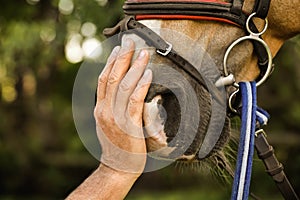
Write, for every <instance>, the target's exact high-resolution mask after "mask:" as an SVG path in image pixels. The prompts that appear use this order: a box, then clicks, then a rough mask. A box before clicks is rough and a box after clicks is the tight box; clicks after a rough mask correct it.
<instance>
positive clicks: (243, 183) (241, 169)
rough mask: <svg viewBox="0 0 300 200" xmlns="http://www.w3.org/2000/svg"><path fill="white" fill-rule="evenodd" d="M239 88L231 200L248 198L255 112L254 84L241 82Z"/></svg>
mask: <svg viewBox="0 0 300 200" xmlns="http://www.w3.org/2000/svg"><path fill="white" fill-rule="evenodd" d="M239 86H240V91H241V95H242V116H241V120H242V124H241V135H240V142H239V149H238V156H237V164H236V171H235V176H234V181H233V188H232V195H231V199H232V200H246V199H248V196H249V188H250V181H251V173H252V160H253V153H254V139H255V138H254V137H255V124H256V111H257V106H256V83H255V82H241V83H239Z"/></svg>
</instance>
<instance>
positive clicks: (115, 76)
mask: <svg viewBox="0 0 300 200" xmlns="http://www.w3.org/2000/svg"><path fill="white" fill-rule="evenodd" d="M118 80H119V75H118V74H117V73H116V72H115V71H113V72H112V73H111V74H110V76H109V78H108V83H109V84H114V83H117V82H118Z"/></svg>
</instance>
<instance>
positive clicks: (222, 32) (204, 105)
mask: <svg viewBox="0 0 300 200" xmlns="http://www.w3.org/2000/svg"><path fill="white" fill-rule="evenodd" d="M179 2H181V3H187V5H188V4H190V5H192V3H199V2H206V5H214V4H215V3H217V4H224V5H227V4H230V3H232V4H233V3H234V2H242V4H241V5H238V6H240V7H241V12H242V13H243V14H244V15H245V16H250V15H251V14H252V13H253V10H254V8H255V6H256V3H257V1H255V0H245V1H233V2H231V1H228V0H227V1H226V0H205V1H199V0H186V1H184V0H180V1H179V0H164V1H162V0H151V1H146V0H127V1H126V2H125V6H124V9H125V13H126V9H128V8H127V7H126V5H127V6H128V5H129V6H130V5H136V6H137V7H138V6H139V5H140V4H143V3H145V4H147V3H150V4H151V3H153V4H151V5H152V6H153V5H158V7H156V9H158V8H159V6H163V4H164V3H169V5H173V4H172V3H175V5H176V3H179ZM267 7H269V9H268V12H267V19H268V21H266V20H265V19H259V18H255V16H254V17H253V23H254V24H255V27H257V29H258V31H262V30H263V31H262V32H263V33H264V34H262V35H261V37H262V40H263V41H264V42H265V44H266V45H267V46H268V47H269V51H270V54H271V55H272V57H274V56H275V55H276V54H277V52H278V51H279V49H280V48H281V46H282V45H283V43H284V42H285V41H286V40H288V39H290V38H292V37H294V36H296V35H297V34H299V33H300V18H299V13H300V2H299V1H292V0H289V1H284V0H272V1H270V5H268V6H267ZM129 8H130V7H129ZM149 8H150V7H149ZM166 9H168V8H166ZM264 9H266V8H264ZM158 10H159V9H158ZM191 10H193V9H191ZM194 10H195V9H194ZM149 12H150V11H149ZM128 13H129V15H130V9H129V11H128ZM145 13H146V14H145ZM145 13H142V15H139V16H137V15H136V16H135V19H136V20H137V21H138V22H139V23H141V24H142V25H144V26H145V27H147V28H149V29H150V30H152V31H153V33H152V32H151V34H152V35H153V34H154V33H155V34H156V35H159V36H160V37H161V38H163V40H164V41H167V44H168V45H169V47H170V48H172V49H175V50H176V54H177V55H180V57H182V58H184V60H185V61H187V62H189V63H192V66H193V67H194V68H195V69H196V72H195V71H188V72H186V70H184V69H181V68H180V67H178V63H176V60H175V62H174V60H170V59H166V54H167V53H169V50H168V48H167V49H166V52H161V51H157V49H155V48H151V47H149V42H148V43H147V42H145V41H144V38H143V37H141V36H140V35H137V34H135V32H134V31H133V32H128V33H126V32H125V33H124V34H122V41H124V40H126V38H131V39H132V40H134V41H136V44H137V48H138V49H143V48H148V49H149V48H150V52H151V64H149V66H148V67H149V68H150V69H151V70H152V71H153V84H152V85H151V87H150V89H149V92H148V95H147V98H146V100H145V106H144V116H143V117H144V124H145V132H146V134H147V139H146V140H147V148H148V151H149V152H150V153H151V152H152V154H151V155H152V156H153V157H155V158H157V157H159V158H160V159H173V160H176V161H183V162H187V163H194V162H205V161H209V162H213V163H215V164H216V165H219V166H221V167H222V168H224V169H226V170H228V172H229V173H230V174H232V173H233V172H232V170H231V167H230V164H229V162H228V161H227V158H226V155H225V154H224V148H225V147H226V145H227V144H228V141H229V140H230V138H231V135H230V133H231V127H230V120H231V116H230V114H228V110H227V108H226V105H227V103H226V102H227V100H228V98H229V96H230V95H231V94H232V92H233V91H234V90H235V87H234V86H232V85H234V83H238V82H241V81H254V80H257V79H258V77H260V76H261V68H260V67H258V64H257V63H259V58H258V56H257V53H256V52H255V47H254V45H253V43H252V42H251V41H245V42H242V43H240V44H239V45H237V46H235V47H234V48H233V49H232V51H231V53H230V54H228V58H227V59H226V62H227V63H226V64H227V66H228V69H227V70H228V71H230V74H232V75H233V76H234V80H231V82H230V83H231V84H227V85H226V84H224V85H223V86H224V87H220V88H221V89H216V88H218V87H214V86H212V85H214V83H215V82H216V81H217V80H219V79H220V78H221V79H222V77H224V76H225V75H226V74H224V55H226V53H228V52H227V50H228V47H229V46H230V45H231V44H232V43H233V42H234V41H236V40H237V39H239V38H241V37H243V36H245V30H244V29H243V28H241V27H240V25H239V24H238V23H237V22H235V21H230V20H228V19H221V20H220V18H221V17H220V18H218V17H217V19H216V18H215V17H211V16H208V17H207V16H205V17H198V18H197V17H194V16H192V17H191V15H187V14H184V15H181V13H180V11H179V12H178V13H177V15H173V16H172V15H166V14H164V15H160V13H158V14H156V15H154V14H153V13H151V12H150V14H149V13H147V11H145ZM173 14H174V13H173ZM187 16H188V17H187ZM129 20H130V18H128V19H127V22H128V21H129ZM251 20H252V19H251ZM224 22H226V23H224ZM266 23H267V24H268V28H267V29H266V30H264V29H265V28H266ZM140 28H141V27H140ZM147 30H148V29H147ZM250 32H251V30H250ZM252 34H253V35H255V34H256V33H252ZM154 43H155V42H154ZM164 53H166V54H165V55H164ZM161 54H163V56H161ZM179 60H181V59H179ZM269 62H271V61H270V60H269ZM197 71H198V72H200V74H201V77H200V78H199V77H198V76H196V78H195V77H193V75H195V73H197ZM166 77H167V78H166ZM197 77H198V78H197ZM199 79H201V80H200V82H201V83H203V82H204V84H199ZM203 79H204V80H203ZM212 80H213V81H212ZM211 82H213V83H211ZM207 84H208V85H210V87H207ZM211 91H213V93H215V94H213V95H212V94H211ZM212 96H213V97H212ZM212 99H216V100H215V101H212ZM224 102H225V103H224ZM213 107H214V109H213ZM212 118H213V119H212ZM209 130H210V131H212V132H214V131H217V132H220V133H219V134H220V135H219V137H217V138H216V139H215V141H214V142H213V143H212V144H213V145H210V146H204V145H203V143H204V141H205V137H206V135H207V134H208V133H207V132H208V131H209ZM209 144H210V143H209ZM203 146H204V147H203ZM203 148H208V150H206V151H205V153H204V154H203V152H201V151H203ZM202 154H203V155H202Z"/></svg>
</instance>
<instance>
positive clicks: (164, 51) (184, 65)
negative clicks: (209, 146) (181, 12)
mask: <svg viewBox="0 0 300 200" xmlns="http://www.w3.org/2000/svg"><path fill="white" fill-rule="evenodd" d="M122 32H126V34H128V33H135V34H136V35H138V36H140V37H141V38H142V39H143V40H144V41H145V42H146V44H147V45H148V46H150V47H154V48H155V49H156V52H157V53H158V54H160V55H162V56H164V57H166V58H168V59H169V60H171V61H172V62H173V63H174V64H176V66H178V67H179V68H180V69H182V70H184V71H185V72H186V73H187V74H188V75H189V76H190V77H192V78H193V79H194V80H195V81H196V82H197V83H198V84H200V85H202V86H203V87H204V88H205V89H206V90H207V91H209V93H210V95H211V97H212V98H213V99H215V100H216V101H217V102H218V103H219V104H220V105H223V104H224V100H223V98H222V95H221V94H220V92H219V90H218V89H217V88H216V86H215V85H214V83H211V82H210V81H205V80H204V79H203V77H202V76H201V74H200V73H199V71H198V70H197V69H196V68H195V67H194V66H193V65H192V64H191V63H190V62H189V61H187V60H186V59H185V58H183V57H182V56H180V55H179V54H178V53H177V52H176V51H175V50H174V49H173V48H172V45H171V44H169V43H168V42H166V41H165V40H164V39H163V38H161V37H160V36H159V35H158V34H156V33H155V32H154V31H152V30H151V29H150V28H148V27H147V26H145V25H143V24H142V23H139V22H138V21H136V20H135V19H134V17H133V16H126V17H125V18H124V19H123V20H121V21H120V22H119V23H118V24H117V25H116V26H115V27H113V28H106V29H104V31H103V34H104V35H105V36H107V37H110V36H113V35H115V34H116V33H121V34H122Z"/></svg>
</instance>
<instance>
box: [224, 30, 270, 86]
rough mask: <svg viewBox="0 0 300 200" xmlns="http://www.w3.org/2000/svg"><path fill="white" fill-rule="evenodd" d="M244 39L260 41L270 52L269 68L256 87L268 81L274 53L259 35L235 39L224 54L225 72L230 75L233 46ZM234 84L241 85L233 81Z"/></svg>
mask: <svg viewBox="0 0 300 200" xmlns="http://www.w3.org/2000/svg"><path fill="white" fill-rule="evenodd" d="M244 40H256V41H258V42H260V43H261V44H262V45H263V46H264V47H265V49H266V51H267V54H268V67H267V70H266V73H265V74H264V76H263V77H262V78H261V79H260V80H259V81H258V82H257V83H256V87H258V86H260V85H261V84H262V83H264V82H265V81H266V79H267V78H268V77H269V75H270V73H271V71H272V53H271V50H270V48H269V46H268V45H267V43H266V42H265V41H263V40H262V39H261V38H259V37H256V36H253V35H249V36H244V37H241V38H239V39H237V40H236V41H234V42H233V43H232V44H231V45H230V46H229V47H228V49H227V50H226V53H225V56H224V61H223V67H224V74H225V76H228V75H229V72H228V70H227V60H228V56H229V53H230V52H231V50H232V49H233V47H235V46H236V45H237V44H239V43H240V42H242V41H244ZM233 85H234V86H235V87H237V88H238V87H239V85H238V84H237V83H236V82H235V83H233Z"/></svg>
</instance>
